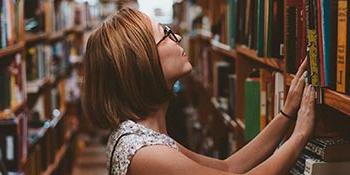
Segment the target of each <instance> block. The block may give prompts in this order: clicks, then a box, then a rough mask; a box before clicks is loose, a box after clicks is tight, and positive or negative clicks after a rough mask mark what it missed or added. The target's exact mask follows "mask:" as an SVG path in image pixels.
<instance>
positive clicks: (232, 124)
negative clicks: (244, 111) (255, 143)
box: [210, 97, 245, 133]
mask: <svg viewBox="0 0 350 175" xmlns="http://www.w3.org/2000/svg"><path fill="white" fill-rule="evenodd" d="M210 101H211V104H212V105H213V107H214V108H215V109H216V110H217V112H218V113H219V114H220V117H222V120H223V121H224V123H225V124H226V126H228V127H229V128H230V129H232V130H233V132H234V131H235V130H237V129H238V130H239V131H241V132H242V133H243V132H244V130H245V124H244V122H243V121H242V120H241V119H240V118H236V117H233V116H230V115H229V114H227V113H226V112H224V111H222V110H220V104H219V102H218V100H217V99H216V98H214V97H212V98H211V100H210Z"/></svg>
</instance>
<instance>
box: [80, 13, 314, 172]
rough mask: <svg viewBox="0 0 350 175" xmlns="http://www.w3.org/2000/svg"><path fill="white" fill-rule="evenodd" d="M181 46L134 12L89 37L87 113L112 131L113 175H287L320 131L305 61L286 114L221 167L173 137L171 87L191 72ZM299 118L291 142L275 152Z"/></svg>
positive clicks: (111, 20) (175, 38) (110, 160)
mask: <svg viewBox="0 0 350 175" xmlns="http://www.w3.org/2000/svg"><path fill="white" fill-rule="evenodd" d="M180 41H181V37H180V36H179V35H177V34H174V33H173V32H172V31H171V29H170V28H169V27H167V26H161V25H160V24H158V23H156V22H154V21H152V20H151V19H149V17H148V16H146V15H145V14H143V13H141V12H139V11H136V10H132V9H122V10H120V11H118V12H117V13H116V14H114V15H112V16H110V17H109V18H108V19H107V20H106V21H104V22H103V23H102V24H101V25H100V26H99V27H98V28H97V29H96V30H95V31H94V32H93V33H92V34H91V36H90V37H89V39H88V42H87V48H86V58H85V59H84V65H85V79H84V88H83V89H84V90H83V107H84V110H85V112H86V115H87V116H89V117H90V118H91V119H92V120H93V121H94V122H95V123H96V124H99V125H100V126H102V127H104V128H112V129H113V132H112V133H111V135H110V138H109V141H108V145H107V155H108V163H107V164H108V170H109V174H113V175H115V174H118V175H125V174H128V175H141V174H142V175H154V174H157V175H162V174H164V175H175V174H176V175H203V174H206V175H219V174H221V175H229V174H264V175H267V174H268V175H281V174H285V173H286V172H287V171H288V169H289V168H290V167H291V166H292V165H293V163H294V162H295V161H296V159H297V157H298V154H299V153H300V152H301V150H302V149H303V147H304V145H305V144H306V142H307V139H308V138H309V137H310V135H311V133H312V130H313V127H314V118H315V115H314V89H313V88H312V87H311V86H305V84H304V79H305V78H304V76H303V74H304V71H305V67H306V61H304V63H303V64H302V65H301V67H300V68H299V70H298V72H297V74H296V76H295V78H294V80H293V81H292V84H291V87H290V90H289V93H288V96H287V99H286V103H285V106H284V108H283V110H282V111H281V112H280V113H279V114H278V115H277V116H275V118H274V119H273V121H271V122H270V124H269V125H268V126H267V127H266V128H265V129H264V130H263V131H262V132H261V133H260V134H259V135H258V136H257V137H256V138H255V139H254V140H252V141H251V142H250V143H249V144H247V145H246V146H245V147H243V148H242V149H240V150H239V151H238V152H237V153H235V154H234V155H232V156H230V157H229V158H227V159H226V160H217V159H214V158H209V157H206V156H203V155H199V154H196V153H194V152H192V151H190V150H188V149H186V148H185V147H183V146H182V145H180V144H178V143H176V142H175V141H174V140H173V139H171V138H170V137H169V136H168V135H167V128H166V125H165V113H166V110H167V107H168V103H169V99H170V98H172V91H171V89H172V88H171V87H172V86H173V84H174V82H175V81H176V80H178V79H179V78H181V77H182V76H185V75H186V74H188V73H189V72H190V71H191V69H192V66H191V64H190V62H189V60H188V59H189V58H188V57H187V55H186V53H185V52H184V50H183V48H181V46H180V45H179V42H180ZM304 87H305V88H304ZM292 117H295V118H292ZM294 119H296V126H295V128H294V132H293V134H292V136H291V137H290V138H289V139H288V140H287V141H286V142H285V143H284V144H283V145H282V146H281V147H280V148H279V149H278V150H276V147H277V146H278V145H279V143H280V141H281V140H282V138H283V136H284V134H285V132H286V131H287V128H288V127H289V126H290V125H291V124H292V123H294V122H295V121H294Z"/></svg>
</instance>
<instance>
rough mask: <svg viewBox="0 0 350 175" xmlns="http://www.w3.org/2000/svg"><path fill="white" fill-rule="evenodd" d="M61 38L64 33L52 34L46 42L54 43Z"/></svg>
mask: <svg viewBox="0 0 350 175" xmlns="http://www.w3.org/2000/svg"><path fill="white" fill-rule="evenodd" d="M63 37H64V31H58V32H54V33H52V34H50V35H49V37H48V41H49V42H54V41H57V40H60V39H62V38H63Z"/></svg>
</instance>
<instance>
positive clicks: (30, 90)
mask: <svg viewBox="0 0 350 175" xmlns="http://www.w3.org/2000/svg"><path fill="white" fill-rule="evenodd" d="M53 81H54V80H52V79H51V78H43V79H39V80H33V81H30V82H27V94H35V93H38V92H39V91H40V90H41V89H43V88H44V87H46V86H49V85H50V84H52V82H53Z"/></svg>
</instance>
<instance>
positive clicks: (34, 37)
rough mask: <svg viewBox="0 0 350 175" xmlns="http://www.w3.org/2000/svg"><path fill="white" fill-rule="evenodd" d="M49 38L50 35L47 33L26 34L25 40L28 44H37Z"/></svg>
mask: <svg viewBox="0 0 350 175" xmlns="http://www.w3.org/2000/svg"><path fill="white" fill-rule="evenodd" d="M47 37H48V34H47V33H45V32H42V33H26V34H25V40H26V44H30V43H36V42H39V41H42V40H46V39H47Z"/></svg>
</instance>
